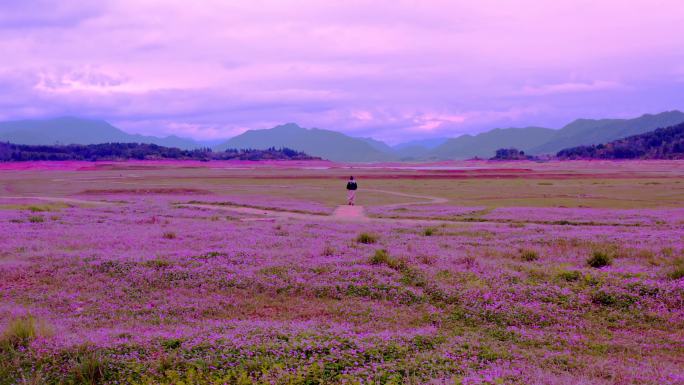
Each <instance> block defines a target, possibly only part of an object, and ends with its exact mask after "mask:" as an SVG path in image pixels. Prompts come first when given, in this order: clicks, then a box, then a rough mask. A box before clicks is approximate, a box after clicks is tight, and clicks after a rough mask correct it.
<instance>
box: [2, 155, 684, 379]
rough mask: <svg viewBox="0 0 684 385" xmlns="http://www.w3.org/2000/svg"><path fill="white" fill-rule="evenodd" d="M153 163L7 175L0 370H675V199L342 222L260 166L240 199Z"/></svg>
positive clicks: (683, 247)
mask: <svg viewBox="0 0 684 385" xmlns="http://www.w3.org/2000/svg"><path fill="white" fill-rule="evenodd" d="M544 167H549V166H544ZM585 167H586V165H585V164H582V170H584V169H585ZM604 167H605V166H604ZM621 167H622V168H624V167H625V166H621ZM652 167H654V166H653V165H652V164H650V163H649V164H648V165H647V168H648V170H649V171H650V170H651V168H652ZM667 170H670V168H669V167H668V168H667ZM162 171H163V175H160V174H158V173H161V172H162ZM162 171H158V170H156V171H154V173H156V174H155V175H157V176H156V177H155V178H156V179H154V178H151V177H150V176H147V175H144V176H143V177H144V178H143V177H140V179H135V178H137V177H138V176H130V175H129V176H127V175H128V174H125V173H126V172H129V171H124V172H123V173H124V174H122V172H121V171H120V170H114V171H106V172H104V173H99V174H91V173H95V171H74V170H66V171H64V170H62V171H60V173H61V174H59V175H56V174H50V175H56V176H55V178H57V177H59V178H60V180H62V179H66V180H69V178H72V179H73V183H70V184H69V185H68V186H65V185H63V184H61V182H45V178H44V177H37V176H36V173H37V172H42V173H51V172H55V171H49V170H43V171H35V170H26V169H22V170H5V171H3V172H4V174H3V175H2V177H1V180H2V185H1V186H2V190H1V192H2V194H1V195H0V333H2V334H0V384H1V385H14V384H139V385H143V384H144V385H147V384H169V385H171V384H173V385H178V384H184V385H189V384H490V385H493V384H682V383H684V370H682V368H683V367H684V210H682V208H681V207H677V205H676V204H667V205H661V206H662V207H660V206H658V202H656V201H658V199H655V198H653V199H652V202H651V203H649V204H646V203H644V204H641V203H637V204H635V205H634V206H633V207H631V208H626V209H616V208H611V207H604V208H581V207H543V206H536V207H521V206H496V207H495V206H487V207H485V206H483V205H482V202H474V203H475V204H463V205H460V204H458V202H456V203H455V202H454V199H453V198H451V197H449V196H447V198H448V199H449V202H448V203H444V204H443V205H444V207H442V206H440V205H426V206H424V207H421V206H419V205H415V206H412V205H411V203H410V202H406V210H399V211H397V208H400V207H398V206H397V203H396V202H392V203H393V205H392V206H391V209H390V208H388V209H383V207H382V206H381V205H377V206H370V205H369V207H367V210H366V211H367V212H368V215H369V216H368V218H367V219H366V220H363V221H349V220H344V219H339V220H336V219H335V218H334V217H332V218H331V217H329V216H328V214H330V213H331V212H332V208H333V207H334V206H333V205H331V203H330V199H331V198H330V197H328V196H325V197H322V198H321V199H319V200H318V201H312V200H311V199H303V198H299V199H297V198H296V197H295V196H294V195H296V194H295V192H296V191H289V192H288V195H287V196H286V197H281V198H278V196H280V195H282V194H279V188H274V189H273V190H269V191H267V190H266V189H265V187H264V186H265V185H268V183H270V182H268V179H266V182H263V183H262V184H259V185H258V186H257V187H258V191H257V187H250V188H254V189H255V190H254V191H255V192H254V194H252V197H253V199H250V195H249V194H245V193H242V194H239V193H238V192H240V191H244V189H246V188H247V187H245V186H248V185H249V186H252V185H253V184H254V183H256V182H254V181H250V182H249V184H248V183H247V182H244V181H240V183H241V185H240V186H237V185H226V186H218V185H217V184H216V183H217V182H215V180H214V179H209V178H208V176H207V175H202V176H201V177H202V178H203V179H200V178H199V177H198V180H194V179H193V180H192V181H191V182H188V180H189V179H188V178H189V177H188V176H187V175H184V176H183V178H186V179H181V178H180V177H179V179H178V180H177V181H176V182H174V181H173V179H172V177H170V176H169V175H168V174H167V172H168V169H167V168H164V169H163V170H162ZM131 172H132V173H139V172H140V171H139V170H137V169H136V170H134V171H131ZM187 172H188V173H194V172H197V171H192V170H191V171H187ZM229 172H240V173H242V172H243V171H242V170H238V171H229ZM271 172H275V171H272V170H271V171H269V173H271ZM316 172H319V173H324V172H325V171H323V170H319V171H316ZM668 172H669V171H668ZM345 173H346V171H345ZM120 175H121V176H120ZM131 175H132V174H131ZM136 175H138V174H136ZM192 175H194V174H192ZM114 177H117V178H119V177H120V178H124V180H125V182H126V183H127V184H122V183H119V184H112V182H111V180H113V179H112V178H114ZM212 177H213V176H212ZM281 177H282V175H281V174H278V178H281ZM84 178H85V179H84ZM108 178H109V179H108ZM126 178H128V179H126ZM240 178H244V176H243V175H242V174H240ZM367 178H368V179H367V180H366V182H367V184H371V183H376V182H371V177H370V176H368V177H367ZM630 178H632V176H630ZM86 179H87V181H86ZM143 179H145V180H144V181H143ZM117 180H118V179H117ZM150 180H153V182H150ZM680 180H682V179H681V177H679V176H676V177H675V178H674V179H672V180H671V182H672V183H675V182H676V183H677V184H673V185H672V186H675V187H673V189H671V190H670V193H672V192H673V191H679V190H676V188H678V185H679V183H678V182H679V181H680ZM421 181H422V180H421ZM150 183H154V185H155V186H157V188H158V189H157V190H153V189H150V190H148V191H149V193H140V188H141V187H140V186H143V187H145V188H149V187H150V185H149V184H150ZM188 183H191V184H192V185H191V186H190V185H189V184H188ZM212 183H213V184H212ZM226 183H228V182H226ZM230 183H233V182H230ZM235 183H237V182H235ZM282 183H283V182H282V181H281V180H279V181H278V182H277V185H278V186H280V185H282ZM290 183H292V185H293V186H297V185H299V186H300V187H298V188H299V190H297V191H300V190H301V191H303V192H302V194H310V193H311V191H314V188H313V187H311V186H314V184H315V186H318V187H320V186H325V185H324V184H320V183H328V182H318V181H317V180H314V179H312V180H307V181H297V180H292V181H291V182H290ZM307 183H308V184H310V185H302V184H307ZM332 183H334V181H333V182H332ZM407 183H422V182H407ZM440 183H441V182H440ZM473 183H475V182H473ZM478 183H479V182H478ZM501 183H506V182H501ZM516 183H518V182H516ZM534 183H535V185H536V181H535V182H534ZM554 183H556V185H555V186H554V187H555V188H558V189H560V190H562V189H564V187H563V185H560V183H559V182H554ZM573 183H575V182H573ZM616 183H617V182H616ZM625 183H626V182H625ZM640 183H641V181H640V180H637V181H636V182H634V186H636V187H635V188H643V185H641V184H640ZM659 183H661V182H659ZM662 183H666V182H662ZM667 183H669V182H667ZM385 184H387V183H385ZM360 185H361V188H362V189H361V190H360V194H363V186H364V180H363V179H361V180H360ZM27 186H33V187H31V188H33V190H32V191H29V187H27ZM122 186H123V187H122ZM160 186H166V187H164V188H165V190H161V187H160ZM169 186H177V187H178V188H179V189H180V188H189V187H193V188H198V189H202V190H206V193H203V194H201V195H198V194H190V193H183V191H184V190H177V191H176V190H174V189H173V188H172V187H169ZM217 186H218V187H217ZM105 187H107V189H105ZM238 187H240V188H238ZM390 187H392V186H390ZM466 187H467V186H464V187H463V190H464V191H465V189H466ZM651 187H653V188H655V187H658V185H648V186H647V188H651ZM67 188H73V189H76V190H74V191H65V190H64V189H67ZM568 188H570V187H568ZM94 189H101V190H102V191H103V192H102V193H99V194H92V193H90V194H89V193H84V192H85V191H86V190H94ZM126 189H129V190H130V191H135V193H132V192H128V193H127V192H126ZM293 189H294V187H293ZM680 189H681V188H680ZM315 191H318V190H315ZM639 191H641V194H647V193H648V191H646V192H644V190H643V189H642V190H639ZM653 191H656V190H653ZM413 193H415V191H414V192H413ZM439 193H440V191H433V192H432V194H433V195H438V194H439ZM378 194H379V193H378ZM464 194H465V193H464ZM269 196H273V197H274V198H273V199H272V200H269V199H268V197H269ZM445 196H446V195H445ZM361 197H362V198H363V196H362V195H361ZM395 198H396V197H395ZM396 199H399V198H396ZM549 199H551V198H549ZM195 201H202V202H204V204H202V205H196V204H193V203H191V202H195ZM407 201H410V200H409V199H407ZM660 202H661V203H662V202H663V200H660ZM217 203H218V204H217ZM362 203H363V201H362ZM641 206H643V207H641ZM239 207H258V208H263V209H264V210H266V211H264V212H263V213H256V212H251V211H244V210H239V209H238V208H239ZM269 209H271V210H273V211H272V214H273V215H271V214H269V211H268V210H269ZM288 210H289V211H291V212H294V213H297V215H298V216H296V217H288V216H283V215H282V213H283V212H287V211H288ZM276 213H278V214H279V215H275V214H276ZM307 213H309V214H310V215H309V216H307V215H306V214H307ZM397 213H398V214H397ZM396 218H403V219H402V220H397V219H396ZM411 218H416V219H415V221H412V219H411ZM431 218H434V219H433V220H431ZM444 218H447V219H449V220H443V219H444Z"/></svg>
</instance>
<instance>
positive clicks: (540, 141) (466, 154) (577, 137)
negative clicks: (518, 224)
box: [424, 111, 684, 159]
mask: <svg viewBox="0 0 684 385" xmlns="http://www.w3.org/2000/svg"><path fill="white" fill-rule="evenodd" d="M682 122H684V113H682V112H680V111H668V112H663V113H660V114H655V115H652V114H646V115H643V116H640V117H638V118H635V119H598V120H593V119H578V120H575V121H574V122H572V123H570V124H568V125H566V126H565V127H563V128H561V129H559V130H553V129H549V128H542V127H528V128H506V129H494V130H491V131H487V132H484V133H481V134H478V135H474V136H473V135H463V136H459V137H457V138H453V139H449V140H448V141H447V142H445V143H444V144H442V145H441V146H438V147H437V148H435V149H434V150H432V151H430V152H428V153H427V154H425V155H424V158H427V159H467V158H472V157H480V158H489V157H491V156H493V155H494V154H495V152H496V150H497V149H499V148H511V147H514V148H517V149H520V150H522V151H524V152H525V153H527V154H531V155H541V154H555V153H556V152H558V151H559V150H561V149H564V148H568V147H575V146H581V145H592V144H599V143H605V142H609V141H612V140H616V139H621V138H625V137H627V136H630V135H636V134H641V133H644V132H648V131H653V130H655V129H657V128H660V127H668V126H672V125H675V124H678V123H682Z"/></svg>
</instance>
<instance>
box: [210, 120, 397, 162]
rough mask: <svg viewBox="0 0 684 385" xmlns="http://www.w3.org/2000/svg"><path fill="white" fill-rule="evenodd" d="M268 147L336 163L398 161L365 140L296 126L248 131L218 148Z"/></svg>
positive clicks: (292, 124)
mask: <svg viewBox="0 0 684 385" xmlns="http://www.w3.org/2000/svg"><path fill="white" fill-rule="evenodd" d="M268 147H288V148H291V149H293V150H297V151H303V152H305V153H307V154H309V155H312V156H320V157H321V158H324V159H328V160H332V161H354V162H372V161H385V160H392V159H394V156H393V155H391V154H387V153H385V152H382V151H380V150H378V149H377V148H375V146H373V145H371V144H369V143H368V142H367V141H366V140H364V139H359V138H352V137H350V136H347V135H345V134H342V133H339V132H335V131H329V130H321V129H317V128H302V127H299V126H298V125H296V124H294V123H288V124H284V125H280V126H277V127H274V128H270V129H264V130H250V131H246V132H244V133H242V134H240V135H238V136H236V137H234V138H231V139H229V140H227V141H226V142H224V143H222V144H220V145H218V146H216V149H218V150H222V149H225V148H256V149H264V148H268Z"/></svg>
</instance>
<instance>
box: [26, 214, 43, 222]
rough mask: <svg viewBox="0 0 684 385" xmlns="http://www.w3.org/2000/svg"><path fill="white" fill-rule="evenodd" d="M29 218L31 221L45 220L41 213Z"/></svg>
mask: <svg viewBox="0 0 684 385" xmlns="http://www.w3.org/2000/svg"><path fill="white" fill-rule="evenodd" d="M28 220H29V222H31V223H43V222H45V218H43V217H41V216H40V215H34V216H30V217H29V219H28Z"/></svg>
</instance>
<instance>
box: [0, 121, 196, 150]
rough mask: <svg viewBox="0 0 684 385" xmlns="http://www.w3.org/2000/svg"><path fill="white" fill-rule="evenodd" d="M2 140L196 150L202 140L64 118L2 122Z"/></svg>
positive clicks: (101, 122) (0, 138)
mask: <svg viewBox="0 0 684 385" xmlns="http://www.w3.org/2000/svg"><path fill="white" fill-rule="evenodd" d="M0 141H3V142H12V143H17V144H34V145H38V144H97V143H115V142H118V143H151V144H157V145H160V146H167V147H178V148H182V149H192V148H198V147H202V145H200V144H199V143H197V142H195V141H193V140H191V139H184V138H179V137H177V136H167V137H165V138H158V137H154V136H143V135H132V134H128V133H125V132H123V131H121V130H120V129H118V128H116V127H114V126H112V125H111V124H109V123H107V122H105V121H103V120H93V119H81V118H73V117H62V118H55V119H44V120H16V121H9V122H0Z"/></svg>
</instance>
